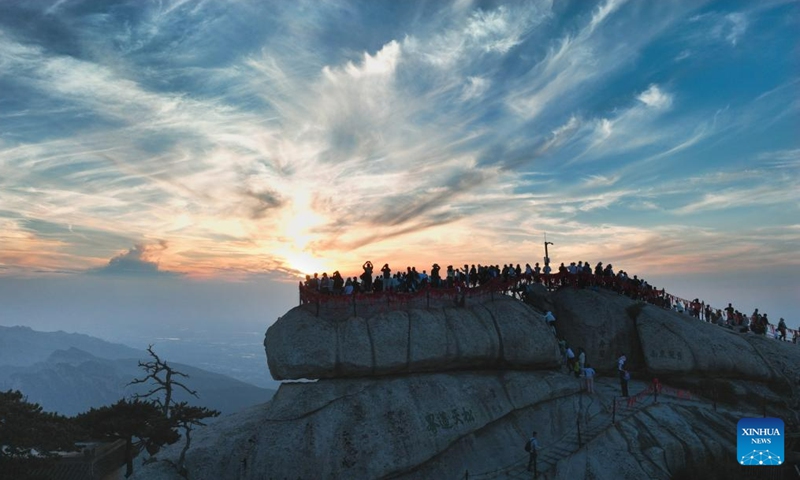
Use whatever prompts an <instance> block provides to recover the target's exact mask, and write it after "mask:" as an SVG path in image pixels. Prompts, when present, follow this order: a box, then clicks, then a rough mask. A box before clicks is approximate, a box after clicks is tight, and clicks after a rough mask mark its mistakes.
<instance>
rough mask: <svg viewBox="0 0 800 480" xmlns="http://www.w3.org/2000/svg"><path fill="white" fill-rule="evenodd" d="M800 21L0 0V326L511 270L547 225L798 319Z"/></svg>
mask: <svg viewBox="0 0 800 480" xmlns="http://www.w3.org/2000/svg"><path fill="white" fill-rule="evenodd" d="M798 25H800V2H798V1H783V0H780V1H774V0H765V1H759V2H752V1H743V2H737V1H718V2H703V1H698V0H691V1H683V2H681V1H663V2H661V1H659V2H649V1H633V0H630V1H622V0H610V1H601V2H588V1H552V2H551V1H532V2H524V1H514V2H479V1H470V0H455V1H451V2H446V1H435V2H431V1H427V2H424V1H416V2H415V1H403V2H397V1H386V2H378V1H375V2H361V1H359V2H354V1H353V2H351V1H325V0H315V1H292V2H285V1H273V2H265V1H260V0H258V1H256V0H253V1H245V0H230V1H216V0H215V1H202V0H197V1H189V0H173V1H168V0H161V1H152V0H151V1H148V0H128V1H106V0H104V1H90V0H48V1H38V0H25V1H13V0H12V1H2V2H0V323H2V324H30V325H32V326H38V327H41V328H55V327H62V328H64V329H68V330H69V329H72V330H84V331H85V330H86V329H91V328H95V329H98V328H101V326H102V328H104V329H105V330H103V331H106V330H108V329H113V328H114V327H115V326H116V325H121V324H122V323H124V322H128V323H126V325H129V324H131V322H135V321H136V320H135V319H137V318H142V317H145V316H146V317H147V318H149V319H150V320H151V322H152V325H151V326H152V328H156V327H157V326H158V325H161V324H164V323H165V322H166V320H165V319H166V318H167V317H169V318H171V319H173V320H174V319H175V317H176V316H177V317H181V321H182V322H185V323H188V324H192V322H194V324H195V325H199V324H202V325H204V326H211V327H213V328H224V326H225V325H230V324H237V325H238V324H245V323H247V324H248V325H250V324H255V325H258V324H263V325H264V327H266V326H267V325H268V324H270V323H272V322H273V321H274V320H275V319H276V318H277V317H278V316H279V315H282V314H283V312H285V311H286V310H288V309H289V308H292V307H293V306H294V305H295V304H296V301H297V297H296V290H295V282H296V281H297V280H298V278H299V277H300V276H301V275H304V274H306V273H313V272H320V273H321V272H323V271H327V272H329V273H330V272H332V271H333V270H340V271H341V272H342V274H343V275H352V274H356V273H360V265H361V264H362V263H363V262H364V261H365V260H371V261H373V262H374V263H376V264H379V265H381V264H383V263H386V262H388V263H389V264H390V265H392V266H394V268H402V269H405V267H406V266H411V265H414V266H417V268H418V269H420V270H422V269H427V268H429V267H430V265H431V264H432V263H434V262H438V263H440V264H443V265H446V264H454V265H462V264H464V263H470V264H473V263H474V264H478V263H481V264H500V265H502V264H505V263H509V262H510V263H515V264H516V263H521V264H522V265H523V266H524V264H525V263H526V262H529V263H531V264H533V263H534V262H536V261H539V262H541V261H542V257H543V255H544V252H543V241H544V235H545V234H546V235H547V240H548V241H551V242H553V245H552V246H551V247H550V256H551V258H552V260H553V261H554V262H556V264H558V263H560V262H567V263H569V262H571V261H578V260H581V261H589V262H590V263H591V264H595V263H596V262H598V261H602V262H604V263H612V264H613V265H614V266H615V268H616V269H620V268H621V269H624V270H626V271H627V272H629V274H631V275H634V274H637V275H638V276H639V277H642V278H645V279H647V280H649V281H650V283H652V284H654V285H656V286H657V287H664V288H666V289H667V291H669V292H671V293H673V294H675V295H679V296H682V297H686V298H694V297H700V298H702V299H704V300H706V301H708V302H710V303H712V305H715V306H719V307H723V306H725V305H726V304H727V302H733V303H734V305H735V306H737V307H740V309H741V310H742V311H745V312H746V313H749V312H750V311H752V309H753V308H756V307H758V308H760V310H761V311H762V312H764V311H765V312H768V313H769V314H770V318H772V319H773V320H776V319H777V317H784V318H786V320H787V322H788V324H789V325H790V326H797V325H798V324H800V314H798V313H797V312H798V311H800V300H798V299H800V273H798V269H799V268H800V255H798V251H800V122H799V120H800V115H799V113H800V68H799V67H800V63H799V62H800V41H799V40H800V33H798V32H800V28H798ZM124 319H127V320H124ZM213 328H212V329H213ZM98 331H100V330H98ZM109 335H110V334H109Z"/></svg>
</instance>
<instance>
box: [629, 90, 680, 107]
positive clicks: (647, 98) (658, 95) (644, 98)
mask: <svg viewBox="0 0 800 480" xmlns="http://www.w3.org/2000/svg"><path fill="white" fill-rule="evenodd" d="M636 98H637V99H638V100H639V101H640V102H642V103H644V104H645V105H647V106H648V107H652V108H657V109H664V108H669V106H670V105H672V96H671V95H669V94H668V93H665V92H662V91H661V89H660V88H658V85H656V84H652V85H650V87H648V88H647V90H645V91H644V92H642V93H640V94H639V96H638V97H636Z"/></svg>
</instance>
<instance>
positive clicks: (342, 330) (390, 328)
mask: <svg viewBox="0 0 800 480" xmlns="http://www.w3.org/2000/svg"><path fill="white" fill-rule="evenodd" d="M264 346H265V347H266V352H267V360H268V362H269V370H270V372H271V373H272V376H273V377H274V378H275V379H276V380H287V379H301V378H306V379H318V378H342V377H362V376H377V375H390V374H400V373H406V374H407V373H419V372H443V371H450V370H464V369H481V368H504V369H512V370H513V369H551V368H556V367H558V365H559V356H558V344H557V343H556V340H555V338H554V337H553V334H552V333H551V332H550V330H549V329H548V328H547V326H546V325H545V321H544V318H543V317H542V315H541V314H540V313H537V312H536V311H535V310H533V309H531V308H530V307H528V306H527V305H525V304H524V303H522V302H519V301H516V300H514V299H512V298H510V297H504V296H499V298H497V299H496V300H494V301H491V302H486V303H483V304H477V305H474V306H470V307H468V308H455V307H446V308H432V309H411V310H408V311H394V312H389V313H383V314H379V315H376V316H374V317H372V318H360V317H350V318H349V319H347V320H343V321H330V320H329V319H326V318H323V317H317V316H315V315H314V313H313V311H312V310H310V309H307V308H304V307H296V308H294V309H292V310H291V311H289V313H287V314H286V315H285V316H283V317H281V318H280V319H279V320H278V321H277V322H276V323H275V324H274V325H272V326H271V327H270V328H269V330H268V331H267V335H266V338H265V340H264Z"/></svg>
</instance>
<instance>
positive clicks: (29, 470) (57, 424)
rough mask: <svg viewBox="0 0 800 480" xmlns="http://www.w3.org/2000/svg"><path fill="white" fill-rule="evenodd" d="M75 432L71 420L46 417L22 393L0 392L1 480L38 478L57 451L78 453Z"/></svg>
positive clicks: (57, 416) (44, 413)
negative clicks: (39, 472) (38, 472)
mask: <svg viewBox="0 0 800 480" xmlns="http://www.w3.org/2000/svg"><path fill="white" fill-rule="evenodd" d="M77 436H78V430H77V429H76V428H75V426H74V425H73V424H72V423H71V422H70V419H68V418H66V417H63V416H61V415H57V414H55V413H47V412H44V411H43V410H42V407H41V406H40V405H39V404H36V403H29V402H27V401H26V400H25V397H24V396H23V395H22V392H19V391H12V390H9V391H7V392H0V479H6V478H9V479H10V478H14V479H16V480H23V479H32V478H37V477H36V475H35V473H34V472H36V471H37V470H38V471H41V470H43V469H45V468H47V467H48V466H49V465H52V463H53V461H54V459H55V454H54V452H57V451H74V450H77V449H76V447H75V442H76V439H77Z"/></svg>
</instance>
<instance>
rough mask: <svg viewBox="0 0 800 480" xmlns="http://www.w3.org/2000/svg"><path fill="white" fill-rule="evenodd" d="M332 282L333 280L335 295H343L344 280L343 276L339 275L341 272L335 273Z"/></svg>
mask: <svg viewBox="0 0 800 480" xmlns="http://www.w3.org/2000/svg"><path fill="white" fill-rule="evenodd" d="M331 280H333V293H335V294H336V295H341V294H342V289H343V288H344V278H342V274H341V273H339V270H336V271H335V272H333V276H332V277H331Z"/></svg>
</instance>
